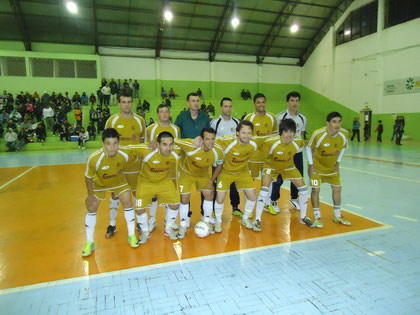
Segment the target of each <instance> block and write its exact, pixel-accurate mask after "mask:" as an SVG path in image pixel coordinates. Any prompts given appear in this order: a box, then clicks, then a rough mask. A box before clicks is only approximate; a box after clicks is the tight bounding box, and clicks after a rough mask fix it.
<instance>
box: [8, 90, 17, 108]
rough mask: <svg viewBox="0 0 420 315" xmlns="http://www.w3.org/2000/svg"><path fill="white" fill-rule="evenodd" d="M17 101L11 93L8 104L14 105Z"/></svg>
mask: <svg viewBox="0 0 420 315" xmlns="http://www.w3.org/2000/svg"><path fill="white" fill-rule="evenodd" d="M14 101H15V99H14V98H13V95H12V93H9V96H8V98H7V103H8V104H13V102H14ZM12 107H13V106H12Z"/></svg>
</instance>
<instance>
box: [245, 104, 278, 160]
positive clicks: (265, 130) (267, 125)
mask: <svg viewBox="0 0 420 315" xmlns="http://www.w3.org/2000/svg"><path fill="white" fill-rule="evenodd" d="M244 120H248V121H250V122H252V124H253V125H254V131H253V133H252V135H253V136H269V135H271V134H273V133H275V132H278V131H279V126H278V125H277V118H276V116H274V115H273V114H272V113H270V112H266V113H265V115H264V116H258V115H257V113H256V112H254V113H250V114H248V115H246V116H245V118H244ZM249 161H250V162H254V163H263V162H264V161H265V159H264V154H263V152H262V151H261V149H258V150H257V151H255V153H254V154H253V155H252V156H251V158H250V159H249Z"/></svg>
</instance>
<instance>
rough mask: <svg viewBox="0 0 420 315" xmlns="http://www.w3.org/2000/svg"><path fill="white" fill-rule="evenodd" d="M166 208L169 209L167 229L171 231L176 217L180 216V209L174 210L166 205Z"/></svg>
mask: <svg viewBox="0 0 420 315" xmlns="http://www.w3.org/2000/svg"><path fill="white" fill-rule="evenodd" d="M166 210H167V214H168V218H167V221H166V225H165V230H166V231H169V230H170V229H171V227H172V225H173V224H174V223H175V220H176V217H177V216H178V209H177V210H173V209H171V208H169V206H166Z"/></svg>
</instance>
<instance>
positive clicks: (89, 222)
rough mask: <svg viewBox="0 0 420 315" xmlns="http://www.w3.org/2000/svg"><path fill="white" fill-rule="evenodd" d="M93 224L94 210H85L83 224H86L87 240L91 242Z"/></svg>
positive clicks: (94, 218) (94, 219)
mask: <svg viewBox="0 0 420 315" xmlns="http://www.w3.org/2000/svg"><path fill="white" fill-rule="evenodd" d="M95 225H96V212H95V213H90V212H87V211H86V219H85V226H86V238H87V241H88V242H92V243H93V234H94V233H95Z"/></svg>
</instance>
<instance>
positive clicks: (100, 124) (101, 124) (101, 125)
mask: <svg viewBox="0 0 420 315" xmlns="http://www.w3.org/2000/svg"><path fill="white" fill-rule="evenodd" d="M105 123H106V120H104V119H103V118H102V117H101V118H99V119H98V134H99V133H101V132H102V131H104V128H105Z"/></svg>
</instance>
